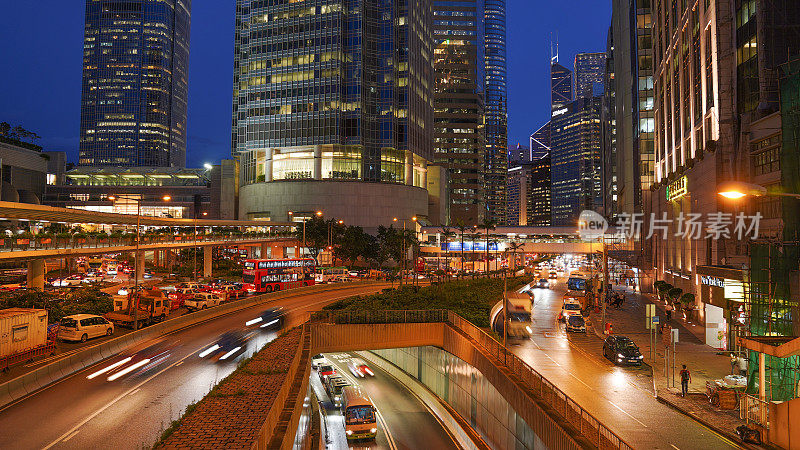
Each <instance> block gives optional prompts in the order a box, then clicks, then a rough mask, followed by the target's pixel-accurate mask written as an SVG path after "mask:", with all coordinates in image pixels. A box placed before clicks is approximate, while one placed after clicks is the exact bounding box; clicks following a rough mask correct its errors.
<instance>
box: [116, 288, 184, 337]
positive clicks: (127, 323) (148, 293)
mask: <svg viewBox="0 0 800 450" xmlns="http://www.w3.org/2000/svg"><path fill="white" fill-rule="evenodd" d="M114 303H115V305H116V304H117V303H118V302H117V301H115V302H114ZM119 303H120V304H122V305H123V309H120V310H116V311H113V312H110V313H106V314H105V315H104V317H105V318H106V319H108V320H109V321H110V322H111V323H113V324H114V325H116V326H120V327H125V328H134V322H137V321H138V327H139V328H142V327H145V326H147V325H150V324H153V323H156V322H161V321H163V320H165V319H166V318H167V316H169V313H170V310H171V309H170V302H169V298H168V297H167V296H166V295H164V292H162V291H161V290H157V289H156V290H141V291H135V292H130V293H128V295H127V302H119ZM137 309H138V314H136V310H137Z"/></svg>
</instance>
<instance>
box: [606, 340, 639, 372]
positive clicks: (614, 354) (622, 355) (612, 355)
mask: <svg viewBox="0 0 800 450" xmlns="http://www.w3.org/2000/svg"><path fill="white" fill-rule="evenodd" d="M603 356H605V357H606V358H608V359H610V360H611V362H613V363H614V364H617V365H625V364H633V365H637V366H638V365H640V364H642V358H643V357H642V352H641V351H639V347H637V346H636V344H634V343H633V341H632V340H630V339H629V338H627V337H625V336H609V337H607V338H606V341H605V342H604V343H603Z"/></svg>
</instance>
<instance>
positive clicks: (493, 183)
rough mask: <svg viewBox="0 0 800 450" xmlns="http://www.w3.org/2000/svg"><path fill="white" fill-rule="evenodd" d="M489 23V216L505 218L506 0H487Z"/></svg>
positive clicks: (487, 53) (487, 169) (487, 157)
mask: <svg viewBox="0 0 800 450" xmlns="http://www.w3.org/2000/svg"><path fill="white" fill-rule="evenodd" d="M484 17H485V22H486V24H485V27H486V157H485V161H486V163H485V166H484V183H485V185H486V217H487V218H488V219H490V220H495V221H497V222H498V223H503V221H504V220H505V216H506V214H505V207H506V199H505V197H506V196H505V188H506V175H507V167H508V162H507V156H508V153H507V152H508V111H507V109H506V102H507V95H506V2H505V0H485V15H484Z"/></svg>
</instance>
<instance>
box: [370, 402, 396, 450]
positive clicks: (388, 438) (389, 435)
mask: <svg viewBox="0 0 800 450" xmlns="http://www.w3.org/2000/svg"><path fill="white" fill-rule="evenodd" d="M373 406H374V405H373ZM375 411H377V414H376V415H377V416H378V421H379V422H380V423H381V426H382V427H383V432H384V434H386V442H388V443H389V448H391V449H392V450H397V444H395V442H394V436H392V432H391V431H389V426H388V425H386V420H384V419H383V414H382V413H381V412H380V411H379V410H378V408H377V407H375Z"/></svg>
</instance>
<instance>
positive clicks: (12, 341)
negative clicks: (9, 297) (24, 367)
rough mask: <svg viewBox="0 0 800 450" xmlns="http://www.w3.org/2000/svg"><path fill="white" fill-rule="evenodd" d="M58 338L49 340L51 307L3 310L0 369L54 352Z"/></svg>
mask: <svg viewBox="0 0 800 450" xmlns="http://www.w3.org/2000/svg"><path fill="white" fill-rule="evenodd" d="M54 351H55V339H52V340H51V339H49V336H48V330H47V310H45V309H32V308H7V309H0V369H2V370H4V371H5V370H6V369H8V367H9V366H10V365H13V364H16V363H18V362H22V361H27V360H29V359H32V358H35V357H37V356H44V355H48V354H52V353H53V352H54Z"/></svg>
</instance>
